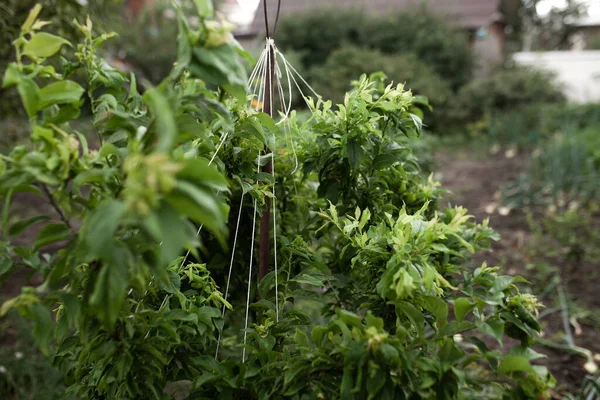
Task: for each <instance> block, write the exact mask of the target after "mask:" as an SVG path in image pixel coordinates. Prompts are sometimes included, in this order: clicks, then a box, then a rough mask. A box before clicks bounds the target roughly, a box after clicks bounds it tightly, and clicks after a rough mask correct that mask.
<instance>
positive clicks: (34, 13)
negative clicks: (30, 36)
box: [21, 3, 42, 32]
mask: <svg viewBox="0 0 600 400" xmlns="http://www.w3.org/2000/svg"><path fill="white" fill-rule="evenodd" d="M40 11H42V5H41V4H39V3H38V4H36V5H35V6H34V7H33V8H32V9H31V10H29V14H28V15H27V19H26V20H25V22H24V23H23V25H22V26H21V31H23V32H29V30H30V29H31V27H32V26H33V23H34V22H35V20H36V18H37V17H38V15H40Z"/></svg>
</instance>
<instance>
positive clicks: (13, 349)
mask: <svg viewBox="0 0 600 400" xmlns="http://www.w3.org/2000/svg"><path fill="white" fill-rule="evenodd" d="M32 331H33V327H32V324H31V322H30V321H27V320H24V319H22V318H19V316H18V315H17V313H10V314H9V315H8V316H7V317H6V318H5V319H3V320H2V321H0V344H1V346H0V360H2V361H0V396H1V397H2V398H3V399H7V400H36V399H40V400H55V399H57V398H60V397H61V396H62V395H63V394H64V391H65V386H64V382H63V377H62V374H61V373H60V372H59V371H57V370H56V369H55V368H54V367H53V366H52V364H51V363H50V362H49V361H48V360H46V359H45V358H44V356H43V355H42V354H40V353H39V352H38V351H36V350H37V349H36V345H35V342H34V339H33V336H32Z"/></svg>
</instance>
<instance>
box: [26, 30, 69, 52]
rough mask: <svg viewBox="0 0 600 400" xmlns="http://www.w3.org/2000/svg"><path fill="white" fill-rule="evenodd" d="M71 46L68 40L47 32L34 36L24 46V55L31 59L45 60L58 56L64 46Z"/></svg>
mask: <svg viewBox="0 0 600 400" xmlns="http://www.w3.org/2000/svg"><path fill="white" fill-rule="evenodd" d="M63 44H66V45H69V46H70V45H71V44H70V43H69V41H68V40H65V39H63V38H61V37H59V36H56V35H52V34H50V33H46V32H39V33H36V34H34V35H33V37H32V38H31V40H30V41H29V42H27V43H26V44H25V46H23V55H26V56H28V57H30V58H45V57H50V56H53V55H54V54H56V53H57V52H58V51H59V50H60V47H61V46H62V45H63Z"/></svg>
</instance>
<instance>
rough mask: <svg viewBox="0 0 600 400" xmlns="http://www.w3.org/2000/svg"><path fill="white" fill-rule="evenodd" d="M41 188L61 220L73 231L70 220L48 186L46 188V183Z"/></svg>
mask: <svg viewBox="0 0 600 400" xmlns="http://www.w3.org/2000/svg"><path fill="white" fill-rule="evenodd" d="M41 186H42V190H43V191H44V194H45V195H46V197H48V200H49V201H50V204H52V207H53V208H54V209H55V210H56V212H57V213H58V215H59V216H60V219H61V220H62V221H63V222H64V223H65V225H67V226H68V227H69V229H73V227H72V226H71V223H70V222H69V220H68V218H67V217H66V215H65V213H64V212H63V210H62V208H60V206H59V205H58V203H57V202H56V199H55V198H54V196H52V194H51V193H50V190H48V186H46V184H45V183H42V184H41Z"/></svg>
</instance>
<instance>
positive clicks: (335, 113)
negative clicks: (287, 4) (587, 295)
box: [0, 0, 554, 399]
mask: <svg viewBox="0 0 600 400" xmlns="http://www.w3.org/2000/svg"><path fill="white" fill-rule="evenodd" d="M196 5H197V7H198V13H199V15H198V17H199V21H200V22H199V24H198V26H197V27H194V28H192V27H190V25H189V24H188V23H187V21H186V19H184V18H183V16H182V15H181V14H182V13H181V12H180V15H179V29H180V34H179V37H178V43H177V47H178V55H177V63H176V64H175V66H174V68H173V70H172V71H171V72H170V73H169V76H168V77H166V78H165V79H164V80H163V81H162V82H161V84H160V85H158V86H157V87H156V88H149V89H148V90H147V91H146V92H145V94H144V95H143V96H141V95H140V94H139V93H138V90H137V85H136V79H135V76H133V75H132V76H131V77H129V78H127V77H126V76H124V75H123V74H122V73H120V72H119V71H118V70H116V69H114V68H112V67H110V66H109V65H108V64H107V63H106V62H105V61H103V60H102V59H101V58H100V57H99V56H98V55H97V52H96V50H97V49H98V48H99V47H100V46H101V45H102V43H103V42H104V41H106V40H108V39H109V38H110V37H111V35H101V36H95V35H94V34H93V27H92V23H91V21H90V20H88V21H86V23H85V24H78V25H77V26H78V29H79V30H80V31H81V33H82V36H83V39H82V40H81V41H80V43H79V44H77V45H76V46H74V47H73V50H72V51H66V52H65V53H66V54H64V58H63V59H62V60H61V64H60V68H59V69H58V70H57V69H54V68H50V66H49V64H48V59H49V58H51V57H56V55H57V53H58V51H59V49H60V48H63V47H65V46H66V47H69V44H67V43H64V42H63V39H61V38H60V37H57V36H52V37H50V36H45V35H44V36H41V39H40V36H38V35H41V33H40V32H39V29H38V28H40V24H38V23H35V20H36V13H37V12H39V9H34V11H32V14H31V16H30V19H29V22H26V23H25V24H24V26H23V27H22V31H21V34H20V36H19V38H18V40H17V41H16V43H15V50H16V53H17V57H16V62H14V63H12V64H11V65H10V67H9V68H8V70H7V72H6V74H5V77H4V82H3V85H4V86H6V87H13V88H16V90H17V92H18V93H19V95H20V97H21V99H22V102H23V105H24V108H25V110H26V112H27V114H28V117H29V123H30V127H29V134H30V143H29V144H28V146H17V147H15V148H14V149H13V150H12V151H11V152H10V154H8V155H7V156H4V157H2V169H1V171H0V172H1V174H0V194H1V195H2V198H3V200H4V206H3V213H2V224H1V225H2V233H3V238H4V240H5V241H4V242H2V247H1V248H0V249H1V252H2V253H1V256H2V257H1V258H0V260H1V261H2V262H1V264H0V266H1V269H0V273H1V274H2V275H3V276H6V275H7V274H10V273H12V272H13V271H14V270H16V269H17V268H19V267H21V266H28V267H30V268H32V269H34V270H35V271H36V272H38V273H39V274H40V275H41V276H42V277H43V279H44V283H43V284H42V285H40V286H39V287H37V288H31V287H25V288H23V290H22V293H21V294H20V295H18V296H16V297H14V298H12V299H9V300H7V301H6V302H5V303H4V304H3V305H2V307H1V308H0V316H1V315H6V313H7V312H9V310H11V309H15V310H17V311H19V312H20V313H21V314H22V315H23V316H24V317H26V318H29V319H31V320H32V322H33V336H34V339H35V342H36V344H37V345H38V347H39V348H40V350H41V351H42V352H43V353H44V354H45V355H47V356H48V357H49V358H50V359H52V361H53V363H54V365H56V366H57V367H58V368H60V369H61V371H62V372H63V374H64V377H65V383H66V386H67V390H66V392H65V393H66V395H67V396H73V397H75V398H89V399H105V398H110V399H113V398H155V399H165V398H186V397H190V398H207V397H208V398H215V397H218V398H259V399H264V398H274V399H281V398H293V399H306V398H341V399H353V398H356V399H363V398H377V399H395V398H398V399H406V398H433V397H436V398H460V399H468V398H473V399H475V398H503V399H522V398H539V397H543V396H545V395H546V393H547V391H548V389H549V388H550V387H551V386H552V385H553V384H554V382H553V378H552V377H551V376H550V375H549V374H548V372H547V370H546V369H545V368H544V367H542V366H539V365H535V364H534V363H532V362H533V361H535V360H537V359H538V358H540V357H542V356H541V355H540V354H538V353H536V352H535V351H533V350H531V348H530V346H531V345H532V343H533V342H534V340H535V337H536V335H537V332H540V330H541V328H542V327H541V326H540V324H539V322H538V321H537V319H536V313H537V308H538V307H539V303H538V302H537V300H536V299H535V297H534V296H532V295H528V294H522V293H520V291H519V288H518V286H517V284H519V283H521V282H524V280H523V279H522V278H520V277H513V276H506V275H502V274H501V273H500V272H499V268H497V267H493V268H491V267H487V266H486V265H485V264H483V265H482V266H480V267H478V268H471V267H469V264H470V257H471V254H472V253H473V252H475V251H478V250H481V249H486V248H489V245H490V242H491V241H492V240H496V239H497V235H496V234H495V233H494V232H493V230H491V229H490V228H489V226H488V225H487V221H484V222H483V223H482V224H477V223H475V222H473V221H471V217H470V216H468V215H467V211H466V210H465V209H463V208H461V207H456V208H448V209H444V210H441V211H438V209H437V206H436V200H437V198H438V195H439V189H437V184H436V183H435V182H434V181H433V180H432V179H431V178H430V179H427V178H425V177H424V176H423V175H422V174H421V173H420V168H419V162H418V160H417V158H416V157H415V156H414V154H412V152H411V150H410V148H409V147H408V146H407V145H406V144H407V142H408V141H409V140H414V139H415V138H417V137H419V135H420V134H421V133H422V128H423V122H422V117H423V112H422V111H421V110H420V107H427V106H428V103H427V101H426V100H425V99H423V98H417V97H414V96H413V95H412V94H411V92H409V91H406V90H404V87H403V85H397V86H393V85H388V86H386V85H385V84H384V82H383V80H382V79H381V78H380V77H378V76H374V77H373V78H372V79H368V78H367V77H366V76H362V77H361V78H360V79H359V80H358V81H357V82H356V83H355V87H354V89H353V90H352V91H351V92H350V93H348V94H347V95H346V96H345V98H344V101H343V103H342V104H340V105H338V106H337V108H336V109H332V103H331V102H329V101H322V100H318V101H315V100H309V103H310V104H311V111H312V115H311V116H310V117H308V118H307V119H306V120H304V121H303V122H299V120H298V117H297V116H296V115H295V114H294V113H292V115H290V117H289V121H288V122H289V125H283V124H279V125H276V124H275V123H274V121H273V120H272V119H271V118H270V117H268V116H267V115H265V114H263V113H258V112H256V111H254V110H251V109H249V108H248V107H247V105H246V100H249V99H248V98H246V96H245V92H246V87H245V82H246V79H247V78H246V76H245V73H244V69H243V68H242V65H241V62H240V60H239V58H238V54H239V53H241V50H240V49H239V48H237V46H236V44H235V42H234V41H233V40H232V38H231V36H230V34H229V32H228V28H227V26H221V25H219V24H217V23H216V22H214V21H210V20H208V19H207V18H209V17H210V14H211V10H212V7H211V2H210V1H207V0H198V1H196ZM36 37H37V38H38V39H36ZM42 39H43V40H42ZM32 41H33V43H34V44H36V42H43V43H45V44H44V45H43V46H37V45H36V46H33V45H32V44H31V42H32ZM26 48H27V49H28V50H27V51H25V49H26ZM25 53H27V54H25ZM75 71H80V72H81V73H82V74H83V75H85V76H86V82H85V83H84V84H83V85H80V84H78V83H75V82H74V81H72V80H70V79H69V77H70V76H71V75H72V74H73V73H75ZM207 84H208V85H210V86H211V87H214V88H216V90H214V91H213V90H210V89H208V88H207ZM126 85H127V86H128V88H127V89H126V88H125V86H126ZM58 89H59V90H58ZM83 96H87V97H88V101H89V102H90V104H91V108H92V111H93V124H94V126H93V128H94V130H95V131H96V132H97V133H98V136H99V148H98V149H94V148H90V147H88V145H87V141H86V135H84V134H82V133H81V132H78V131H77V130H76V129H75V128H74V127H73V126H74V125H75V124H73V122H75V121H77V120H78V118H79V110H80V107H81V105H82V103H83V100H82V98H83ZM284 126H287V127H288V128H289V132H287V131H288V130H287V129H285V128H284ZM286 133H290V134H291V135H292V136H293V137H294V139H295V141H296V143H297V147H292V146H288V145H287V144H286ZM265 146H268V147H269V148H271V149H272V150H273V154H274V155H267V156H264V155H263V153H262V152H263V150H264V147H265ZM217 149H218V150H217ZM294 154H296V155H297V157H298V160H299V162H301V163H302V170H300V169H297V168H295V158H294V156H293V155H294ZM271 157H274V158H275V161H276V163H275V166H276V169H277V171H278V172H277V174H276V175H275V178H276V180H277V183H275V182H274V181H273V178H272V176H269V175H268V174H265V173H261V172H260V171H258V172H257V163H258V164H259V165H264V164H265V163H266V162H267V161H268V160H269V159H271ZM22 192H27V193H30V194H31V195H37V196H41V197H42V198H45V199H46V201H47V203H48V204H49V205H50V206H51V207H52V208H53V209H54V213H51V214H48V215H46V214H41V215H36V216H33V218H32V219H29V220H19V219H17V220H15V218H14V217H13V216H12V213H11V209H12V207H13V200H14V195H16V194H18V193H22ZM266 197H273V198H275V200H276V206H277V207H276V209H275V211H274V212H275V216H277V221H278V225H277V232H278V236H277V237H276V239H278V242H277V243H278V247H279V253H278V257H279V269H278V270H277V272H275V271H271V272H270V273H269V274H268V275H267V276H266V277H265V278H264V279H262V280H261V281H260V282H258V285H253V284H254V283H255V279H250V280H249V281H245V280H244V279H245V278H244V276H247V275H246V272H247V268H248V260H249V259H248V257H249V255H248V253H252V251H250V252H249V251H248V250H249V249H250V243H251V241H252V237H251V235H252V234H251V233H249V232H254V226H253V225H252V223H253V220H254V216H255V215H256V211H255V210H254V209H253V208H252V207H251V206H250V207H247V208H246V207H243V206H244V205H251V204H254V205H256V207H257V211H258V213H262V211H263V210H264V206H265V198H266ZM237 199H240V200H239V201H238V200H237ZM240 203H241V204H240ZM238 206H239V207H240V209H241V214H240V215H239V216H238V215H233V214H234V213H231V214H232V215H229V213H228V210H229V208H232V209H238ZM323 210H327V211H323ZM249 211H250V212H249ZM238 218H239V220H240V221H242V223H241V227H240V232H237V231H236V233H235V236H237V234H238V233H240V234H241V235H240V240H239V241H238V242H237V246H236V247H237V248H233V249H232V248H231V246H228V245H229V244H230V243H231V238H229V237H228V236H227V233H228V229H227V228H228V227H232V229H235V228H233V227H235V225H236V223H235V221H236V220H237V219H238ZM198 226H199V228H198ZM33 227H35V228H36V229H37V232H38V233H37V236H36V237H35V240H34V242H33V244H32V246H16V245H14V244H13V240H14V239H15V237H17V236H18V235H19V234H20V233H21V232H23V230H25V229H30V228H33ZM196 232H200V234H199V235H196ZM51 244H52V245H56V246H58V247H59V250H58V251H56V252H54V253H51V252H49V251H47V249H48V247H47V246H49V245H51ZM186 249H187V250H189V253H188V255H186V256H185V257H180V255H181V254H182V253H184V252H185V251H186ZM232 251H233V252H234V253H233V254H234V255H236V256H243V257H238V259H237V260H235V261H236V262H234V260H232V261H231V263H232V265H234V267H237V269H235V274H234V275H235V276H234V277H233V279H232V280H231V286H230V287H228V289H229V290H228V294H229V297H228V298H227V299H225V298H224V296H225V295H224V294H222V292H223V290H222V288H223V287H224V286H225V285H226V282H227V281H226V279H225V276H226V275H227V274H226V272H225V271H226V269H227V266H228V265H229V262H230V256H231V254H232V253H231V252H232ZM240 259H241V260H240ZM276 274H277V275H276ZM252 278H254V277H253V276H252ZM275 282H278V288H277V290H276V288H275ZM249 284H251V285H252V290H251V291H250V292H249V295H248V296H249V298H250V301H251V305H250V310H249V311H246V309H245V307H244V303H245V300H246V287H247V285H249ZM225 310H228V311H227V313H226V314H225V318H222V312H224V311H225ZM245 313H247V314H246V315H249V317H250V324H249V326H248V327H247V329H245V326H244V324H243V323H244V322H245ZM483 336H487V337H489V338H490V339H493V340H495V341H496V342H497V343H498V346H496V345H491V344H486V342H484V341H483V340H482V337H483ZM505 336H509V337H512V338H515V339H518V340H519V341H520V345H517V346H513V347H512V348H511V349H506V351H502V350H501V348H500V347H499V346H500V345H501V344H502V343H503V338H504V337H505ZM242 337H244V338H246V337H247V343H245V345H243V344H242V343H243V339H242ZM487 343H491V342H489V341H488V342H487ZM242 347H243V349H242ZM242 353H243V354H244V356H242V357H240V354H242Z"/></svg>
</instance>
